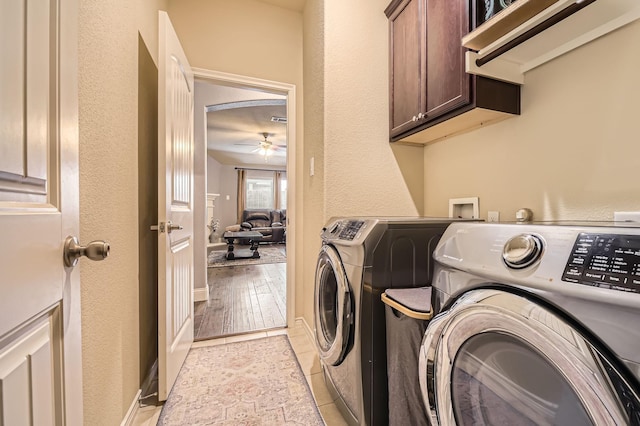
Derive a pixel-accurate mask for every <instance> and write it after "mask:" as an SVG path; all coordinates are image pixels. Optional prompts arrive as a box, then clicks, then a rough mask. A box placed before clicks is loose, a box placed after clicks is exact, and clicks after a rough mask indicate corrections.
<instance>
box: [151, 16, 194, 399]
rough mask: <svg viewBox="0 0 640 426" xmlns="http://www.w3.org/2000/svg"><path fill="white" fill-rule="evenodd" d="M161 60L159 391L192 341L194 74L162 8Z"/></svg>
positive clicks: (167, 387)
mask: <svg viewBox="0 0 640 426" xmlns="http://www.w3.org/2000/svg"><path fill="white" fill-rule="evenodd" d="M159 19H160V25H159V32H160V40H159V50H160V52H159V59H158V63H159V66H158V68H159V69H158V72H159V76H158V86H159V87H158V126H159V130H158V139H159V142H158V143H159V145H158V222H159V224H160V226H159V230H158V304H159V306H158V317H159V321H158V370H159V371H158V395H159V399H160V400H161V401H164V400H166V399H167V396H168V395H169V392H170V391H171V387H172V386H173V383H174V382H175V380H176V376H177V375H178V372H179V371H180V367H181V366H182V363H183V362H184V359H185V357H186V356H187V352H188V351H189V348H190V347H191V343H193V252H194V250H193V205H194V198H193V182H194V172H193V153H194V147H193V146H194V142H193V99H194V96H193V88H194V86H193V73H192V72H191V67H190V66H189V62H188V61H187V58H186V56H185V54H184V52H183V50H182V47H181V46H180V41H179V40H178V36H177V35H176V33H175V31H174V29H173V26H172V25H171V21H170V20H169V16H168V15H167V14H166V13H165V12H162V11H161V12H160V17H159Z"/></svg>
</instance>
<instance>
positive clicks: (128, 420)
mask: <svg viewBox="0 0 640 426" xmlns="http://www.w3.org/2000/svg"><path fill="white" fill-rule="evenodd" d="M141 393H142V389H138V392H136V395H135V396H134V397H133V402H132V403H131V406H130V407H129V410H128V411H127V414H125V416H124V419H122V423H120V426H131V425H132V424H133V419H135V418H136V414H137V412H138V407H140V404H138V400H139V399H140V394H141Z"/></svg>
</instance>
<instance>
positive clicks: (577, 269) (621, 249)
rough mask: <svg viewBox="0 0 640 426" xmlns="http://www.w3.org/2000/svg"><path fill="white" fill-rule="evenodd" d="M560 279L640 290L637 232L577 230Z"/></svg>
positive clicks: (639, 244) (617, 288)
mask: <svg viewBox="0 0 640 426" xmlns="http://www.w3.org/2000/svg"><path fill="white" fill-rule="evenodd" d="M562 280H563V281H567V282H572V283H578V284H586V285H591V286H596V287H602V288H610V289H613V290H620V291H629V292H633V293H640V235H619V234H591V233H581V234H579V235H578V238H577V239H576V242H575V243H574V245H573V250H572V251H571V255H570V256H569V260H568V261H567V264H566V266H565V269H564V273H563V274H562Z"/></svg>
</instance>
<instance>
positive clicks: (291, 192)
mask: <svg viewBox="0 0 640 426" xmlns="http://www.w3.org/2000/svg"><path fill="white" fill-rule="evenodd" d="M192 71H193V74H194V77H196V78H198V79H201V80H209V81H210V82H212V83H219V84H221V85H226V86H241V87H244V88H249V89H256V90H260V91H265V92H270V93H277V94H281V95H285V96H286V97H287V166H286V168H287V224H286V225H287V237H288V238H287V277H286V280H287V291H286V294H287V304H286V306H287V327H293V325H294V323H295V288H296V286H295V282H294V281H295V276H296V261H295V254H296V227H295V223H296V209H295V206H296V203H295V200H296V167H295V165H296V145H297V144H296V124H297V117H296V86H295V84H289V83H281V82H277V81H271V80H264V79H261V78H255V77H249V76H243V75H238V74H230V73H225V72H221V71H212V70H207V69H203V68H192ZM205 168H206V165H205Z"/></svg>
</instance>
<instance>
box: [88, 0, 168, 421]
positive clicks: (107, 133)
mask: <svg viewBox="0 0 640 426" xmlns="http://www.w3.org/2000/svg"><path fill="white" fill-rule="evenodd" d="M163 3H164V2H161V1H149V0H138V1H134V2H132V1H130V0H111V1H109V2H105V1H99V0H86V1H82V2H80V10H79V45H78V48H79V118H80V209H81V215H80V233H81V234H80V239H81V242H85V243H86V242H88V241H91V240H94V239H104V240H106V241H108V242H109V243H111V249H112V250H111V254H110V256H109V258H108V259H107V260H105V261H103V262H87V261H83V262H80V274H81V279H82V322H83V324H82V339H83V372H84V376H83V379H84V404H85V406H84V414H85V424H93V425H114V424H119V423H120V422H121V421H122V419H123V417H124V415H125V413H126V411H127V409H128V408H129V406H130V404H131V402H132V401H133V398H134V396H135V394H136V391H137V390H138V388H139V385H140V376H141V374H140V366H139V362H140V348H139V332H138V323H139V318H138V291H139V282H138V220H137V217H138V185H137V182H138V103H137V95H138V28H140V29H142V32H143V36H144V34H146V37H149V38H154V37H155V40H149V41H148V42H147V45H149V44H151V45H152V46H155V47H153V48H151V47H150V48H149V52H150V53H151V55H152V56H153V57H157V52H156V51H157V35H156V34H157V19H158V18H157V9H158V8H159V7H162V6H163ZM154 25H155V27H154ZM145 41H146V40H145Z"/></svg>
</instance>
